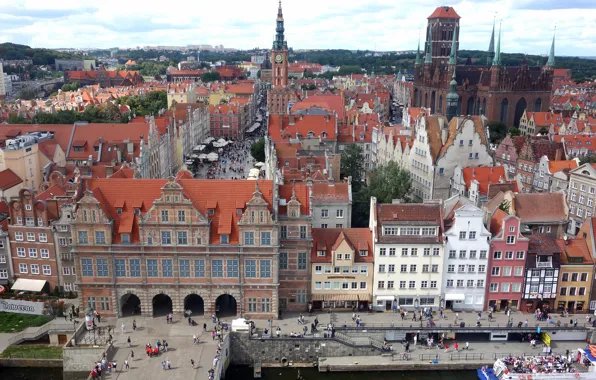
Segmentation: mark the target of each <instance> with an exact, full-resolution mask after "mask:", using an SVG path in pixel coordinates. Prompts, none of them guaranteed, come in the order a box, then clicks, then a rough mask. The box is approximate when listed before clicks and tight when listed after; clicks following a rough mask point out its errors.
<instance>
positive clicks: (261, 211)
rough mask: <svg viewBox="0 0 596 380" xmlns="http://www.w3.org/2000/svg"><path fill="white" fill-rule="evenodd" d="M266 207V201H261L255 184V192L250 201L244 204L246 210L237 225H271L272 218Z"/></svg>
mask: <svg viewBox="0 0 596 380" xmlns="http://www.w3.org/2000/svg"><path fill="white" fill-rule="evenodd" d="M267 206H268V204H267V201H265V199H263V194H262V193H261V191H260V190H259V183H258V182H255V192H254V193H253V194H252V198H251V199H250V201H248V202H247V203H246V210H245V211H244V213H243V214H242V218H240V221H239V222H238V224H239V225H246V224H273V218H272V217H271V213H270V212H269V209H268V208H267Z"/></svg>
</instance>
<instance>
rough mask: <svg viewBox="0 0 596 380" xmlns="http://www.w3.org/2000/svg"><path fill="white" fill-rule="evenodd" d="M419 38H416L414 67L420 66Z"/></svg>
mask: <svg viewBox="0 0 596 380" xmlns="http://www.w3.org/2000/svg"><path fill="white" fill-rule="evenodd" d="M421 63H422V62H421V60H420V36H418V49H417V50H416V62H415V63H414V65H415V66H420V64H421Z"/></svg>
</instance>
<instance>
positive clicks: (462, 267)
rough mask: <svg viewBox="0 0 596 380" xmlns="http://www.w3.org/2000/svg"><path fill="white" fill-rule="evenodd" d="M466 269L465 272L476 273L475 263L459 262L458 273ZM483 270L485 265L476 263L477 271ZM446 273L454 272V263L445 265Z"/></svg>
mask: <svg viewBox="0 0 596 380" xmlns="http://www.w3.org/2000/svg"><path fill="white" fill-rule="evenodd" d="M520 268H522V269H523V267H520ZM466 269H467V273H476V265H465V264H460V265H458V266H457V272H458V273H466ZM493 269H494V268H493ZM484 272H486V265H478V273H484ZM447 273H455V265H453V264H449V265H447Z"/></svg>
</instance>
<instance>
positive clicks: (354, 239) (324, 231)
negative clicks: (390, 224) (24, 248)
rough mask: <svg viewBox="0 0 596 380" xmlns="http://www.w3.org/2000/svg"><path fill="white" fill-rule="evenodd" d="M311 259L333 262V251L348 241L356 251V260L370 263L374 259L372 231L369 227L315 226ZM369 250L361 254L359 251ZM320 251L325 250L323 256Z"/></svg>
mask: <svg viewBox="0 0 596 380" xmlns="http://www.w3.org/2000/svg"><path fill="white" fill-rule="evenodd" d="M312 241H313V245H312V250H311V261H312V262H313V263H331V262H332V260H333V257H332V252H333V251H334V250H335V248H337V247H338V246H339V245H340V244H341V243H342V242H343V241H346V243H348V245H349V246H350V247H351V248H352V250H353V252H354V261H355V262H357V263H366V262H368V263H370V262H373V261H374V252H373V245H372V233H371V231H370V230H369V229H368V228H313V229H312ZM361 250H362V251H367V255H366V256H361V255H360V252H359V251H361ZM318 251H325V256H323V257H321V256H319V254H318Z"/></svg>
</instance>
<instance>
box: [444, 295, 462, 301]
mask: <svg viewBox="0 0 596 380" xmlns="http://www.w3.org/2000/svg"><path fill="white" fill-rule="evenodd" d="M465 299H466V295H465V294H445V300H446V301H463V300H465Z"/></svg>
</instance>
